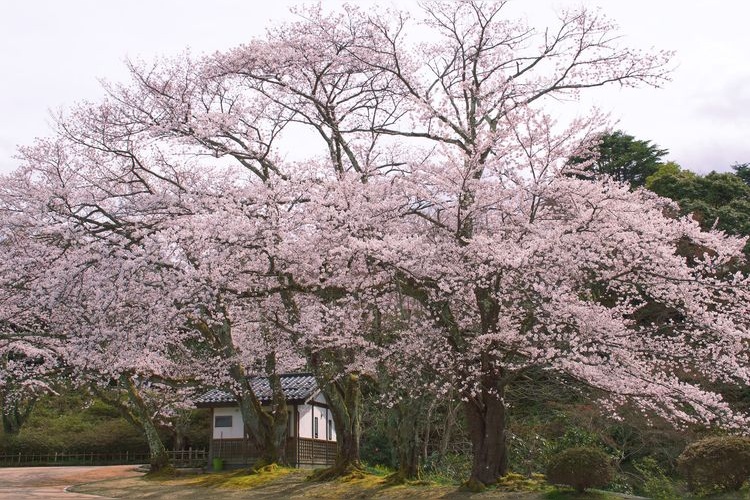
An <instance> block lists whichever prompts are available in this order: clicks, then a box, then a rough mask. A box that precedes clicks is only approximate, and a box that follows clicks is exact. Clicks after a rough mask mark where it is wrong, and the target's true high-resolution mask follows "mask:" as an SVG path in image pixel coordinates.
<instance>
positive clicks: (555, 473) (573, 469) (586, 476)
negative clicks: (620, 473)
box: [547, 448, 614, 492]
mask: <svg viewBox="0 0 750 500" xmlns="http://www.w3.org/2000/svg"><path fill="white" fill-rule="evenodd" d="M613 475H614V468H613V467H612V460H611V459H610V458H609V456H607V454H606V453H604V452H603V451H601V450H598V449H596V448H568V449H567V450H564V451H562V452H560V453H558V454H557V455H554V456H553V457H552V458H551V459H550V461H549V464H548V466H547V480H548V481H549V482H550V483H552V484H564V485H566V486H572V487H573V488H575V489H576V491H578V492H582V491H583V490H585V489H586V488H593V487H595V486H599V487H601V486H606V485H607V484H609V482H610V481H612V477H613Z"/></svg>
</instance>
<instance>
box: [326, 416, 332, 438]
mask: <svg viewBox="0 0 750 500" xmlns="http://www.w3.org/2000/svg"><path fill="white" fill-rule="evenodd" d="M326 434H327V435H328V436H327V437H328V440H329V441H332V440H333V420H331V419H328V427H327V428H326Z"/></svg>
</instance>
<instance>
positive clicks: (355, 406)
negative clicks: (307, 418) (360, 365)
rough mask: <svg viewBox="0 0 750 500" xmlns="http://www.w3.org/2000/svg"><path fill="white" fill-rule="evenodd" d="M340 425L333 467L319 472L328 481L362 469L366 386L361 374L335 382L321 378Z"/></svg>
mask: <svg viewBox="0 0 750 500" xmlns="http://www.w3.org/2000/svg"><path fill="white" fill-rule="evenodd" d="M318 383H319V384H320V386H321V387H322V391H323V394H324V395H325V397H326V399H327V400H328V404H329V406H330V408H331V415H332V416H333V422H334V425H335V426H336V443H337V453H336V462H335V464H334V465H333V467H331V468H329V469H325V470H323V471H321V472H319V473H318V474H316V475H315V479H319V480H328V479H333V478H336V477H339V476H343V475H347V474H349V473H351V472H352V471H357V470H361V469H362V462H361V460H360V454H359V442H360V438H361V436H362V388H361V386H360V379H359V375H358V374H356V373H349V374H347V375H344V376H343V377H341V378H340V379H337V380H335V381H333V382H329V383H325V382H324V381H321V380H319V381H318Z"/></svg>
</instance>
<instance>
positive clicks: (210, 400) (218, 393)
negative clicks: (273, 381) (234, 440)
mask: <svg viewBox="0 0 750 500" xmlns="http://www.w3.org/2000/svg"><path fill="white" fill-rule="evenodd" d="M280 377H281V389H282V390H283V391H284V395H285V396H286V401H287V403H301V402H303V401H306V400H307V399H308V398H310V397H311V396H313V395H315V393H316V392H318V384H317V382H316V381H315V377H314V376H313V375H311V374H309V373H287V374H284V375H281V376H280ZM250 386H251V387H252V388H253V391H254V392H255V395H256V396H257V397H258V399H259V400H260V402H261V403H262V404H265V403H270V402H271V396H272V394H271V385H270V384H269V382H268V379H267V378H265V377H254V378H251V379H250ZM195 403H196V405H197V406H209V407H210V406H221V405H224V404H228V405H234V404H236V403H237V399H236V398H235V397H234V395H233V394H231V393H229V392H226V391H222V390H220V389H211V390H210V391H208V392H207V393H205V394H203V395H202V396H201V397H199V398H198V399H196V400H195Z"/></svg>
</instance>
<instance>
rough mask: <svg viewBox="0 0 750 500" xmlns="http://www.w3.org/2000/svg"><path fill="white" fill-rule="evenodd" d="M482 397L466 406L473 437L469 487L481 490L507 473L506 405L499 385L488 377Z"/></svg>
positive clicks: (477, 396)
mask: <svg viewBox="0 0 750 500" xmlns="http://www.w3.org/2000/svg"><path fill="white" fill-rule="evenodd" d="M482 385H483V387H482V388H481V392H480V394H476V395H473V396H472V397H470V398H468V401H467V402H466V403H464V409H465V411H466V420H467V423H468V427H469V435H470V437H471V445H472V450H473V461H472V467H471V476H470V478H469V482H468V486H469V488H471V489H472V490H480V489H482V488H484V486H486V485H489V484H492V483H494V482H496V481H497V479H498V478H499V477H500V476H503V475H504V474H505V473H506V472H507V470H508V453H507V443H506V430H505V420H506V418H505V402H504V401H503V390H502V386H501V385H500V383H499V382H498V381H497V380H495V379H494V378H493V377H490V376H485V377H483V380H482Z"/></svg>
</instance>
